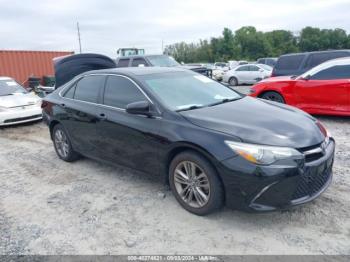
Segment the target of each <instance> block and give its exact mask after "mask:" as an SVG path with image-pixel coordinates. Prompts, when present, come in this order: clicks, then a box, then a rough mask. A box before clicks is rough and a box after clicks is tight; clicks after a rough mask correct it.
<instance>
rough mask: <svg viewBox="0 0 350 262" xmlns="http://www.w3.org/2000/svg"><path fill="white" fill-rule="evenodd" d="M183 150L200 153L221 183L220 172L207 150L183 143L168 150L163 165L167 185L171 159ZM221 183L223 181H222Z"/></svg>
mask: <svg viewBox="0 0 350 262" xmlns="http://www.w3.org/2000/svg"><path fill="white" fill-rule="evenodd" d="M184 151H193V152H195V153H197V154H199V155H201V156H202V157H204V158H205V159H206V160H207V161H208V162H209V163H210V164H211V165H212V166H213V168H214V169H215V171H216V173H217V174H218V177H219V180H220V181H221V183H222V179H221V177H220V174H219V172H218V170H217V168H216V165H215V164H214V163H213V161H212V160H210V155H209V153H208V152H206V151H205V150H204V149H198V148H196V147H195V146H191V145H184V146H179V147H176V148H174V149H172V150H171V151H170V153H168V156H167V158H166V166H165V170H164V171H165V172H166V176H165V182H166V184H167V185H169V167H170V164H171V161H172V160H173V159H174V158H175V157H176V156H177V155H178V154H180V153H182V152H184ZM222 185H223V183H222Z"/></svg>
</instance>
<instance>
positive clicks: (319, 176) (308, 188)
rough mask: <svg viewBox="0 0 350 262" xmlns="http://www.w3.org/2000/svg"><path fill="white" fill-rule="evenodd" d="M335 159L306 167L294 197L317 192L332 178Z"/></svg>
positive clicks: (297, 197) (311, 194)
mask: <svg viewBox="0 0 350 262" xmlns="http://www.w3.org/2000/svg"><path fill="white" fill-rule="evenodd" d="M332 165H333V159H332V158H331V159H329V160H328V161H326V162H324V163H323V164H321V165H319V166H316V167H306V171H305V172H304V174H303V175H301V176H300V181H299V184H298V186H297V189H296V191H295V192H294V194H293V199H299V198H302V197H306V196H313V195H315V194H317V193H318V192H319V191H320V190H321V189H322V188H323V187H324V186H325V184H326V183H327V181H328V180H329V179H330V176H331V174H332Z"/></svg>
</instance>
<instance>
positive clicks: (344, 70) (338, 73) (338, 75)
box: [311, 65, 350, 80]
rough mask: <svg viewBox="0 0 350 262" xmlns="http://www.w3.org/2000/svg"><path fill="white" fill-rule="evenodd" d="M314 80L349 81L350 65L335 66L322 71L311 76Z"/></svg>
mask: <svg viewBox="0 0 350 262" xmlns="http://www.w3.org/2000/svg"><path fill="white" fill-rule="evenodd" d="M311 79H314V80H332V79H350V65H337V66H332V67H329V68H327V69H324V70H322V71H320V72H318V73H316V74H314V75H313V76H311Z"/></svg>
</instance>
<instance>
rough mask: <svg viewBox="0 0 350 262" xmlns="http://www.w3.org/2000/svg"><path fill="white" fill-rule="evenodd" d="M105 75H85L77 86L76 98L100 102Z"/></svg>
mask: <svg viewBox="0 0 350 262" xmlns="http://www.w3.org/2000/svg"><path fill="white" fill-rule="evenodd" d="M104 80H105V76H97V75H95V76H85V77H84V78H82V79H81V80H80V81H79V82H78V83H77V85H76V87H75V93H74V99H77V100H81V101H85V102H91V103H98V102H99V96H100V92H101V89H102V87H103V84H104Z"/></svg>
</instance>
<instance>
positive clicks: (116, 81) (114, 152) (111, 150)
mask: <svg viewBox="0 0 350 262" xmlns="http://www.w3.org/2000/svg"><path fill="white" fill-rule="evenodd" d="M138 101H149V99H148V97H146V95H145V94H144V93H143V92H142V91H141V90H140V89H139V88H138V86H137V85H136V84H135V82H133V81H132V80H131V79H129V78H127V77H125V76H120V75H119V76H117V75H115V76H114V75H113V76H112V75H111V76H108V78H107V81H106V84H105V89H104V99H103V104H104V106H102V107H101V108H100V110H99V114H100V115H102V116H103V117H105V119H104V121H101V122H98V125H97V132H98V136H99V137H100V138H101V139H100V141H99V148H100V155H101V157H102V158H103V159H104V160H107V161H110V162H114V163H115V162H116V163H118V164H121V165H124V166H128V167H131V168H134V169H138V170H141V171H146V172H158V171H157V170H158V168H159V161H158V157H159V156H158V148H159V147H160V143H161V141H160V140H159V137H158V130H159V126H160V121H161V118H160V117H146V116H143V115H134V114H129V113H127V112H126V110H125V109H126V106H127V105H128V104H129V103H132V102H138Z"/></svg>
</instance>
